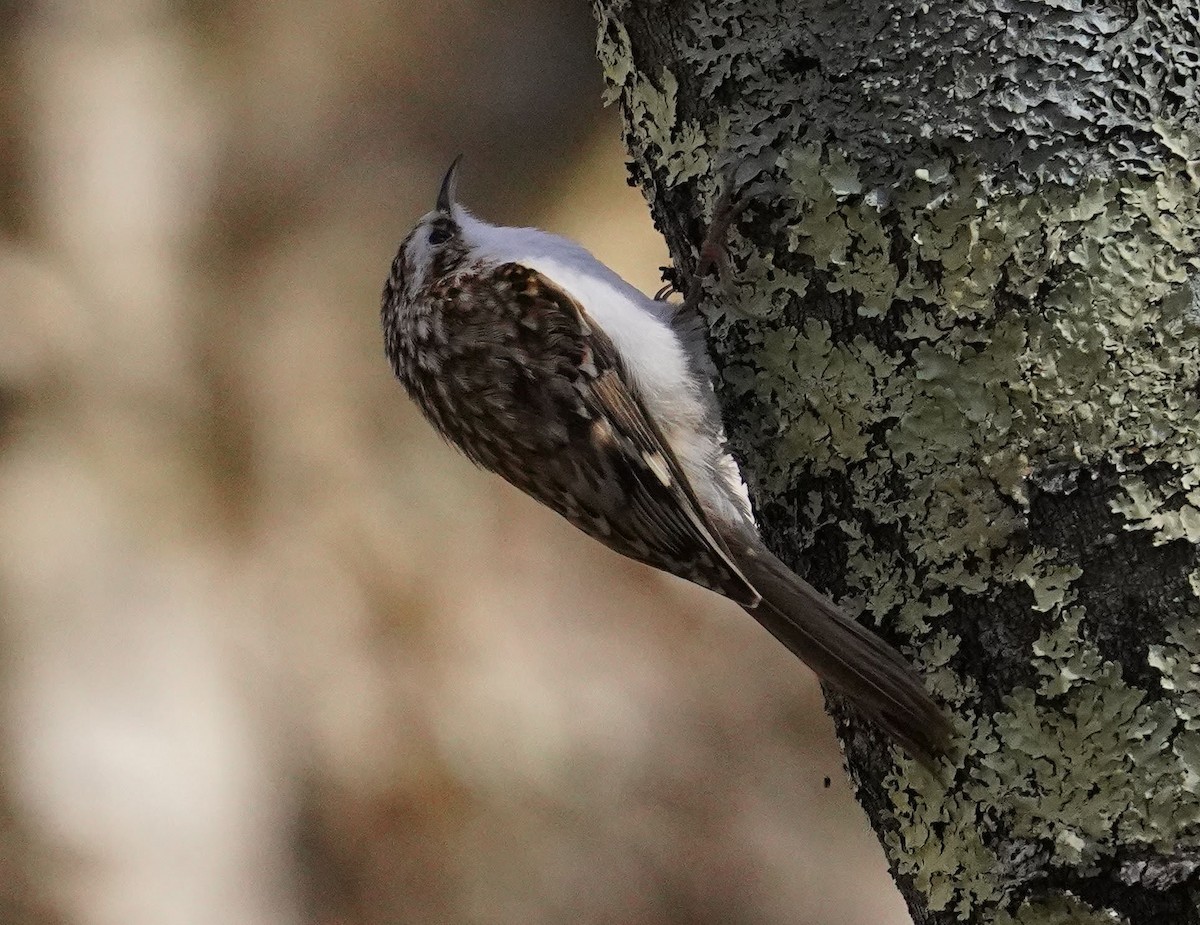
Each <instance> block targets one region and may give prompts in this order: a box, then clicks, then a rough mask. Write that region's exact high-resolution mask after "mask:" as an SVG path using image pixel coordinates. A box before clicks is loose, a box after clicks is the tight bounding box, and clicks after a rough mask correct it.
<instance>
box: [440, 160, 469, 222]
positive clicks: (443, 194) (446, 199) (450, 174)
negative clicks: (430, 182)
mask: <svg viewBox="0 0 1200 925" xmlns="http://www.w3.org/2000/svg"><path fill="white" fill-rule="evenodd" d="M462 157H463V156H462V155H461V154H460V155H459V156H458V157H456V158H455V159H454V163H452V164H451V165H450V169H449V170H447V171H446V176H444V177H443V178H442V188H441V189H439V190H438V198H437V210H438V211H439V212H442V213H444V214H446V215H449V214H450V212H451V209H452V207H453V206H454V191H455V189H456V188H457V187H458V165H459V164H460V163H461V162H462Z"/></svg>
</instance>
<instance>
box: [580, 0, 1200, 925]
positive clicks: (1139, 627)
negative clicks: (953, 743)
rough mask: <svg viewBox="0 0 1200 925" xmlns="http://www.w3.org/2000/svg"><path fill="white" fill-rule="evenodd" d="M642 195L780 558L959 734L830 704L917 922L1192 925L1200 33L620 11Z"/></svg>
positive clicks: (1148, 18)
mask: <svg viewBox="0 0 1200 925" xmlns="http://www.w3.org/2000/svg"><path fill="white" fill-rule="evenodd" d="M594 6H595V11H596V15H597V19H598V24H599V45H598V51H599V56H600V60H601V63H602V65H603V67H604V70H605V75H606V79H607V81H608V88H609V89H608V94H609V98H610V99H611V100H612V101H615V102H618V103H619V105H620V107H621V110H622V112H623V114H624V118H625V126H626V138H627V143H628V147H629V151H630V156H631V176H632V179H633V181H634V182H637V183H640V184H641V185H642V186H643V188H644V189H645V190H646V193H647V196H648V197H649V198H650V201H651V206H652V210H653V214H654V217H655V221H656V222H657V224H658V225H659V227H660V228H661V230H662V231H663V233H664V235H665V236H666V238H667V241H668V244H669V245H670V248H671V252H672V254H673V256H674V257H675V260H676V265H677V266H679V267H683V268H689V267H692V266H694V263H695V254H696V246H697V244H698V243H699V241H700V240H701V238H702V236H703V232H704V228H705V224H706V220H707V218H708V217H709V215H708V211H707V210H709V209H711V203H712V202H713V200H714V198H715V192H716V190H717V187H718V186H719V179H718V177H719V175H720V174H721V171H722V169H723V168H725V167H727V166H728V165H731V164H740V165H741V167H740V170H739V175H738V179H739V181H740V182H741V183H742V184H744V185H746V186H747V187H748V189H749V190H750V191H751V193H752V195H753V202H752V204H751V206H750V207H749V208H748V209H747V211H746V212H745V213H744V214H743V217H742V218H741V219H740V220H739V222H738V226H737V229H736V230H735V232H734V233H733V235H732V239H731V242H730V248H731V255H732V258H733V267H734V269H733V274H732V279H733V283H732V285H731V286H717V285H712V284H710V285H709V289H708V292H709V296H710V298H709V299H708V300H707V301H708V307H707V308H706V309H705V316H706V319H707V321H708V324H709V329H710V335H711V337H710V342H711V346H712V350H713V354H714V360H715V362H716V364H717V367H718V370H719V376H718V380H717V388H718V392H719V394H720V397H721V400H722V403H723V406H724V408H725V412H726V420H727V425H728V428H729V431H730V437H731V440H732V441H733V444H734V446H735V448H736V451H737V452H738V453H739V455H740V457H741V459H742V461H743V464H744V470H745V472H746V474H747V478H748V479H749V481H750V483H751V491H752V494H753V495H754V497H755V501H756V505H757V509H758V512H759V515H760V520H761V524H762V527H763V530H764V534H765V536H766V537H767V539H768V541H769V542H770V543H771V544H772V545H773V546H774V548H775V549H776V551H777V552H778V553H780V554H781V555H782V556H783V558H785V559H786V560H788V561H789V562H790V563H791V564H792V565H793V566H795V567H796V568H797V570H798V571H799V572H800V573H801V574H803V575H806V576H807V577H808V578H809V580H811V581H812V582H813V583H815V584H816V585H818V586H819V587H822V588H824V589H825V590H827V591H828V592H830V593H831V594H832V595H833V596H834V597H836V598H838V599H840V600H841V601H842V602H843V604H844V605H845V606H846V607H848V608H850V609H851V610H855V611H859V612H860V613H861V619H862V620H863V621H864V622H866V623H868V624H870V625H872V626H874V627H875V628H876V629H877V630H878V631H879V632H880V633H881V634H883V635H884V636H885V637H886V638H889V639H890V640H892V641H894V642H896V643H897V645H899V646H900V647H901V648H902V649H903V650H904V651H905V652H906V654H908V655H909V656H910V657H911V658H912V659H913V661H914V663H915V664H916V665H917V666H918V668H919V669H920V670H921V671H922V673H923V674H924V676H925V677H926V679H927V683H928V685H929V687H930V689H931V690H933V691H934V692H935V694H936V695H937V696H938V697H939V698H940V699H941V700H942V701H943V702H944V703H946V705H947V707H948V709H950V710H951V711H953V712H954V713H955V714H956V716H957V720H956V722H957V725H958V727H959V730H960V736H959V740H958V742H957V751H956V753H955V756H954V759H953V761H948V762H946V765H945V767H944V768H943V773H942V775H941V778H940V779H937V778H935V777H934V776H933V775H931V774H928V773H926V772H925V771H924V770H923V769H921V768H919V767H918V766H916V765H915V764H914V763H912V762H911V761H908V760H907V759H905V758H903V756H902V755H900V754H899V753H898V752H896V751H894V750H892V749H890V748H889V747H888V746H887V744H886V743H885V742H883V741H882V740H881V739H880V737H879V736H878V734H877V733H876V732H875V730H873V729H872V728H871V727H870V726H869V724H867V723H866V722H865V721H863V720H861V719H860V718H858V717H857V716H855V715H854V714H853V713H851V712H849V711H848V710H846V709H844V705H843V704H841V703H839V702H838V701H837V698H836V697H831V698H830V707H831V710H832V712H833V713H834V716H835V719H836V720H837V726H838V731H839V735H840V736H841V737H842V740H843V743H844V746H845V750H846V761H847V766H848V768H849V771H850V774H851V776H852V778H853V780H854V782H855V786H856V788H857V793H858V796H859V800H860V802H861V803H862V805H863V807H864V808H865V809H866V812H867V815H868V817H869V819H870V822H871V825H872V826H873V827H874V828H875V831H876V832H877V833H878V835H879V837H880V839H881V841H882V842H883V845H884V847H885V850H886V852H887V855H888V858H889V861H890V863H891V865H892V871H893V874H894V876H895V877H896V880H897V883H898V884H899V886H900V889H901V891H902V893H903V894H904V896H905V898H906V900H907V902H908V904H909V908H910V910H911V912H912V915H913V918H914V919H915V920H916V921H917V922H921V923H924V922H931V923H943V922H946V923H948V922H955V921H967V922H1002V923H1016V922H1020V923H1035V922H1097V923H1099V922H1116V921H1125V922H1130V923H1146V925H1150V923H1155V925H1159V923H1165V922H1185V923H1200V874H1198V872H1197V871H1198V868H1200V673H1198V671H1197V668H1196V665H1197V659H1198V658H1200V561H1198V560H1200V557H1198V555H1197V543H1198V542H1200V413H1198V412H1200V388H1198V387H1200V337H1198V335H1200V256H1198V254H1200V205H1198V202H1200V12H1197V7H1196V6H1195V5H1194V4H1193V3H1192V2H1191V0H1101V2H1099V3H1097V4H1082V3H1080V2H1078V0H1046V2H1041V3H1037V2H1031V0H969V2H967V3H960V2H948V0H946V2H942V0H933V2H927V3H923V4H920V5H912V4H907V3H901V2H897V0H892V2H878V0H811V2H806V3H802V4H801V3H788V2H785V0H745V2H737V0H732V2H725V3H716V2H712V3H707V4H705V3H699V2H650V0H643V2H629V0H597V2H596V3H595V4H594Z"/></svg>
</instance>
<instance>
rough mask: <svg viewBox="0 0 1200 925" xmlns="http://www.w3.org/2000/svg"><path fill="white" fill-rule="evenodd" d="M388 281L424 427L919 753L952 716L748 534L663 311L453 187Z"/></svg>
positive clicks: (716, 422) (742, 504)
mask: <svg viewBox="0 0 1200 925" xmlns="http://www.w3.org/2000/svg"><path fill="white" fill-rule="evenodd" d="M456 167H457V162H456V163H455V165H454V166H452V167H451V169H450V171H449V172H448V173H447V175H446V180H445V181H444V182H443V185H442V190H441V192H440V194H439V196H438V205H437V208H435V209H434V211H432V212H430V213H429V214H428V215H426V216H425V217H423V218H422V219H421V221H420V222H419V223H418V224H417V226H416V228H414V229H413V231H412V233H410V234H409V236H408V237H407V238H406V239H405V241H404V243H403V244H402V245H401V247H400V251H399V253H398V254H397V255H396V259H395V261H394V262H393V265H392V273H391V276H390V277H389V279H388V282H387V284H386V286H385V288H384V294H383V304H382V309H381V318H382V323H383V329H384V337H385V343H386V350H387V355H388V358H389V359H390V360H391V363H392V366H393V368H394V370H395V372H396V375H397V376H398V377H399V379H400V381H401V382H402V383H403V384H404V386H405V388H406V389H407V390H408V392H409V394H410V395H411V396H412V397H413V398H414V400H415V401H416V402H417V404H418V405H419V406H420V408H421V409H422V411H423V412H424V413H425V415H426V417H428V419H429V420H430V422H431V423H432V424H433V425H434V426H435V427H436V428H437V429H438V430H439V431H440V432H441V433H442V434H443V435H444V436H445V437H446V438H447V439H448V440H449V441H450V442H451V443H453V444H455V445H456V446H458V447H459V448H460V449H461V450H463V452H465V453H466V454H467V455H468V456H469V457H470V458H471V459H472V460H474V461H475V462H476V463H478V464H479V465H481V466H483V467H484V468H487V469H490V470H491V471H493V472H496V473H498V474H499V475H501V476H503V477H504V478H505V479H507V480H508V481H510V482H512V483H513V484H514V485H516V486H517V487H518V488H520V489H521V490H522V491H525V492H526V493H528V494H529V495H531V496H532V497H534V498H535V499H537V500H538V501H540V502H542V503H543V504H545V505H547V506H548V507H550V508H552V509H553V510H555V511H557V512H558V513H560V514H562V515H563V516H564V517H566V518H567V519H568V520H569V521H570V522H571V523H573V524H574V525H575V526H577V527H579V528H580V529H581V530H583V531H584V532H586V533H587V534H589V535H590V536H592V537H595V538H596V539H598V540H600V542H602V543H604V544H605V545H607V546H609V547H610V548H612V549H614V550H616V551H617V552H620V553H622V554H624V555H627V556H630V557H631V558H634V559H637V560H638V561H640V562H645V563H647V564H649V565H652V566H654V567H656V568H660V569H663V570H665V571H668V572H671V573H672V574H675V575H678V576H680V577H683V578H686V579H688V580H689V581H693V582H695V583H696V584H699V585H702V586H704V587H706V588H710V589H712V590H714V591H717V592H718V593H720V594H723V595H725V596H726V597H728V598H730V599H732V600H734V601H736V602H737V603H739V604H741V605H742V607H743V608H745V609H746V611H747V612H748V613H750V614H751V615H752V616H754V617H755V618H756V619H757V620H758V621H759V622H760V623H761V624H762V625H763V626H764V627H765V628H766V629H767V630H768V631H770V632H771V633H772V634H773V635H774V636H775V637H776V638H778V639H779V640H780V641H781V642H783V643H784V645H786V646H787V647H788V648H789V649H790V650H791V651H792V652H794V653H795V654H796V655H798V656H799V657H800V658H801V659H803V660H804V661H805V662H806V663H808V664H809V665H810V667H812V668H813V669H814V670H815V671H817V673H818V674H819V675H820V676H821V678H822V679H823V680H824V681H826V682H828V683H829V684H831V685H833V686H834V687H836V688H838V689H840V690H841V691H842V692H843V693H845V694H846V695H848V696H849V697H850V698H851V699H852V700H853V701H854V702H855V703H856V705H857V706H858V707H859V708H860V709H862V710H863V711H864V712H865V713H867V714H868V715H870V716H872V717H873V718H875V720H876V721H877V722H879V724H880V725H881V726H882V727H883V728H885V729H886V730H887V731H888V732H889V733H890V734H891V735H892V736H893V737H894V738H896V739H897V741H899V742H900V743H901V744H903V745H904V746H905V747H906V748H907V749H908V750H909V751H910V752H911V753H912V754H913V755H914V756H915V757H918V758H920V759H921V760H922V761H925V762H926V763H931V762H932V761H933V759H934V758H935V757H936V756H937V755H939V754H941V753H942V752H943V751H944V748H945V744H946V741H947V739H948V737H949V726H948V724H947V721H946V719H945V716H944V715H943V714H942V712H941V710H940V709H939V708H938V707H937V705H936V704H935V703H934V702H933V701H932V699H931V698H930V697H929V695H928V694H927V693H926V692H925V690H924V687H923V686H922V685H921V682H920V679H919V678H918V677H917V676H916V674H915V673H914V672H913V671H912V669H911V667H910V666H909V665H908V664H907V663H906V662H905V661H904V659H903V658H901V656H900V655H899V654H898V653H897V652H896V651H895V650H893V649H892V648H891V647H890V646H888V645H887V644H886V643H884V642H883V641H882V640H880V639H879V638H878V637H876V636H875V635H874V634H872V633H871V632H870V631H868V630H867V629H865V628H864V627H861V626H859V625H858V624H857V623H855V622H854V621H853V620H850V619H849V618H848V617H846V616H845V615H844V614H842V613H841V612H840V611H839V610H838V609H837V607H836V606H835V605H834V604H833V603H832V602H830V601H829V600H828V599H827V598H826V597H824V596H823V595H822V594H820V593H819V592H817V591H816V590H815V589H813V588H812V587H811V586H810V585H808V584H807V583H806V582H804V581H803V580H802V579H800V578H799V577H798V576H796V575H795V574H794V573H793V572H792V571H791V570H790V569H788V568H787V567H786V566H785V565H784V564H783V563H782V562H780V561H779V560H778V559H777V558H776V557H775V556H774V555H772V554H771V553H770V552H769V551H768V550H767V549H766V548H765V546H763V544H762V542H761V540H760V539H759V536H758V530H757V528H756V526H755V524H754V519H753V515H752V513H751V508H750V503H749V499H748V497H747V494H746V489H745V486H744V484H743V482H742V479H741V475H740V473H739V472H738V469H737V465H736V464H735V463H734V461H733V459H732V457H731V456H730V455H729V453H728V451H727V450H726V448H725V445H724V437H723V433H722V428H721V423H720V418H719V415H718V412H717V407H716V403H715V399H714V396H713V393H712V390H711V388H710V387H709V384H708V382H707V380H706V379H705V377H704V375H703V373H702V371H701V370H702V369H703V361H702V358H701V357H698V356H697V355H696V353H695V351H694V350H693V349H690V348H689V345H688V343H687V338H686V337H684V336H681V332H680V331H679V330H677V328H676V325H675V323H674V322H675V318H674V317H673V309H672V308H671V307H670V306H668V305H666V304H665V303H661V302H656V301H654V300H652V299H650V298H648V297H646V296H645V295H643V294H642V293H641V292H639V291H638V290H637V289H635V288H633V287H632V286H630V285H629V284H628V283H626V282H625V281H624V280H622V279H621V278H620V277H619V276H617V275H616V274H615V273H613V271H612V270H610V269H609V268H608V267H606V266H604V265H603V264H602V263H600V262H599V261H597V260H596V259H595V258H594V257H592V255H591V254H589V253H588V252H587V251H585V250H584V249H583V248H581V247H579V246H578V245H576V244H573V243H572V242H570V241H567V240H565V239H563V238H560V237H557V236H555V235H550V234H547V233H545V232H542V231H537V230H535V229H530V228H503V227H496V226H493V225H489V224H487V223H486V222H482V221H480V220H478V219H476V218H475V217H474V216H472V215H471V214H470V213H469V212H467V211H466V210H465V209H463V208H462V207H461V206H460V205H458V204H457V203H456V202H455V201H454V195H453V193H454V178H455V169H456Z"/></svg>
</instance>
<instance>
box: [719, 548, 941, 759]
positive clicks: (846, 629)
mask: <svg viewBox="0 0 1200 925" xmlns="http://www.w3.org/2000/svg"><path fill="white" fill-rule="evenodd" d="M739 553H740V554H739ZM734 558H735V560H736V561H737V563H738V565H739V566H740V567H741V569H742V570H743V571H744V572H745V574H746V577H747V578H748V579H749V580H750V583H751V584H752V585H754V587H755V588H756V589H757V590H758V592H759V593H760V594H762V597H763V599H762V601H761V602H760V603H759V604H758V605H756V606H753V607H745V608H744V609H745V610H746V612H747V613H748V614H750V615H751V616H752V617H754V619H756V620H757V621H758V622H759V623H761V624H762V626H763V627H764V628H765V629H766V630H767V631H768V632H770V633H771V635H772V636H774V637H775V638H776V639H778V640H779V641H780V642H782V643H783V644H784V645H785V646H787V647H788V649H790V650H791V652H792V653H793V654H795V655H796V656H798V657H799V658H800V659H801V661H803V662H804V663H805V664H806V665H808V666H809V667H810V668H811V669H812V670H813V671H815V672H816V673H817V675H818V676H819V677H820V678H821V680H822V681H824V682H826V683H828V684H829V685H831V686H832V687H835V688H837V689H838V690H839V691H840V692H841V693H843V694H845V695H846V696H847V697H849V698H850V700H851V701H852V702H853V703H854V704H855V706H856V707H858V709H859V710H861V711H862V712H863V713H865V714H867V715H868V716H869V717H871V718H872V719H873V720H874V721H875V722H876V723H878V724H879V726H881V727H882V728H883V729H884V731H886V732H887V733H888V734H889V735H890V736H891V737H892V738H893V739H895V740H896V742H898V743H899V744H900V745H902V746H904V748H905V749H906V750H907V751H908V752H909V754H910V755H912V756H913V757H914V758H916V759H917V760H919V761H920V762H921V763H922V764H924V765H926V766H927V767H930V768H933V767H934V766H935V765H936V761H937V759H938V757H940V756H941V755H943V754H945V752H946V749H947V746H948V744H949V740H950V736H951V734H952V728H951V726H950V723H949V721H948V720H947V718H946V714H945V713H944V712H943V711H942V709H941V707H939V706H938V705H937V704H936V703H935V702H934V700H933V698H932V697H930V696H929V693H928V692H927V691H926V690H925V686H924V685H923V684H922V683H921V679H920V676H919V675H917V673H916V672H915V671H914V670H913V668H912V666H911V665H909V663H908V662H907V661H906V660H905V659H904V657H903V656H901V655H900V653H899V652H897V651H896V650H895V649H894V648H892V647H891V646H890V645H888V644H887V643H886V642H884V641H883V640H882V639H880V638H879V637H878V636H876V635H875V634H874V633H872V632H871V631H870V630H868V629H867V628H866V627H864V626H862V625H860V624H859V623H856V622H855V621H854V620H851V619H850V618H849V617H847V616H846V615H845V614H844V613H842V612H841V611H840V610H839V609H838V608H837V606H836V605H835V604H834V603H833V602H832V601H830V600H829V598H827V597H826V596H825V595H823V594H821V592H819V591H818V590H817V589H816V588H814V587H813V586H812V585H810V584H809V583H808V582H806V581H804V579H802V578H800V577H799V576H798V575H797V574H796V573H795V572H793V571H792V570H791V569H789V568H788V567H787V566H786V565H784V564H783V563H782V562H780V561H779V559H777V558H776V557H775V556H773V555H772V554H771V553H770V552H768V551H767V549H766V548H765V547H763V546H762V545H761V544H757V543H756V544H754V545H753V546H747V547H746V548H745V549H744V550H735V551H734Z"/></svg>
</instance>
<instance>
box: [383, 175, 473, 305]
mask: <svg viewBox="0 0 1200 925" xmlns="http://www.w3.org/2000/svg"><path fill="white" fill-rule="evenodd" d="M461 161H462V155H461V154H460V155H459V156H458V157H456V158H455V159H454V163H452V164H451V165H450V169H449V170H447V171H446V175H445V177H443V178H442V185H441V187H440V189H439V190H438V196H437V204H436V205H435V206H434V208H433V210H432V211H431V212H427V213H426V214H425V215H423V216H421V219H420V221H418V222H417V224H416V227H415V228H413V230H412V231H410V232H409V233H408V237H406V238H405V239H404V243H403V244H401V245H400V250H399V251H398V252H397V254H396V259H395V260H394V261H393V262H392V272H391V276H390V277H389V278H388V282H387V286H386V287H385V289H384V294H383V295H384V299H383V301H384V305H385V307H386V305H387V304H388V303H389V302H391V301H395V300H400V301H412V300H413V299H415V298H417V297H418V295H419V293H420V292H421V291H422V290H423V289H424V288H425V287H426V286H427V285H429V284H430V283H432V282H434V281H436V280H439V279H442V278H444V277H445V276H447V275H449V274H450V273H452V272H453V271H454V270H455V269H457V268H458V266H459V265H460V264H461V263H462V262H463V260H464V259H465V258H466V256H467V247H466V244H465V243H464V242H463V237H462V226H461V218H462V215H463V209H462V207H461V206H459V205H458V203H457V201H456V200H455V188H456V187H457V185H458V165H459V163H460V162H461Z"/></svg>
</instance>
